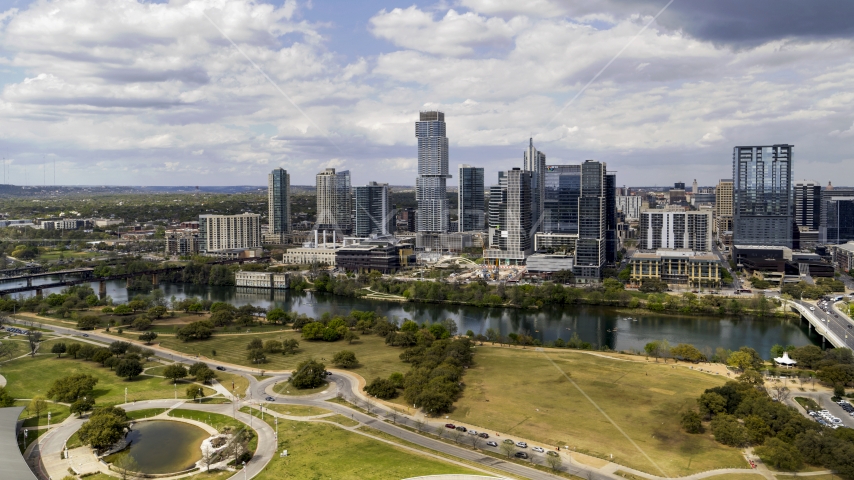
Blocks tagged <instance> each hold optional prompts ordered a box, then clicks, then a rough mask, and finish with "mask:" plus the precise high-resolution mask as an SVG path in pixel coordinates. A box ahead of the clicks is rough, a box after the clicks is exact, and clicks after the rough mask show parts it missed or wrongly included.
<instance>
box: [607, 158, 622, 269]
mask: <svg viewBox="0 0 854 480" xmlns="http://www.w3.org/2000/svg"><path fill="white" fill-rule="evenodd" d="M619 243H620V241H619V239H617V175H615V174H613V173H606V174H605V263H607V264H608V265H614V264H615V263H616V262H617V250H619Z"/></svg>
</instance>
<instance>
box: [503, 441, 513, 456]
mask: <svg viewBox="0 0 854 480" xmlns="http://www.w3.org/2000/svg"><path fill="white" fill-rule="evenodd" d="M515 450H516V446H515V445H513V444H512V443H502V444H501V451H502V452H504V455H507V458H510V455H512V454H513V451H515Z"/></svg>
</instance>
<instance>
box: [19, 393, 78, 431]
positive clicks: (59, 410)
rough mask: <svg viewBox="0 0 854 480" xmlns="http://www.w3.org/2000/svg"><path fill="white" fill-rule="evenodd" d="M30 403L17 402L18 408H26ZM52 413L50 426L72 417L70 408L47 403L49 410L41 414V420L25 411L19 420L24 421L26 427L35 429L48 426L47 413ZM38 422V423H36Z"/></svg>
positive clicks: (25, 401)
mask: <svg viewBox="0 0 854 480" xmlns="http://www.w3.org/2000/svg"><path fill="white" fill-rule="evenodd" d="M29 404H30V402H29V401H27V400H18V401H16V402H15V406H16V407H26V406H27V405H29ZM48 412H50V424H51V425H56V424H58V423H60V422H62V421H63V420H65V419H66V418H68V416H69V415H71V412H70V411H69V410H68V407H66V406H65V405H60V404H57V403H53V402H50V401H48V402H47V410H45V411H44V412H41V413H40V414H39V418H38V419H36V417H35V414H34V413H33V412H28V411H27V410H24V411H23V412H21V415H20V416H19V417H18V419H19V420H24V425H23V426H24V427H35V426H37V425H38V426H42V425H43V426H47V413H48ZM36 420H38V421H36Z"/></svg>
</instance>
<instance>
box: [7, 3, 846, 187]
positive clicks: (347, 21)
mask: <svg viewBox="0 0 854 480" xmlns="http://www.w3.org/2000/svg"><path fill="white" fill-rule="evenodd" d="M771 4H772V3H769V2H768V1H767V0H761V1H756V2H751V4H750V5H740V4H737V3H736V2H728V1H727V2H715V3H714V4H710V5H696V4H694V3H693V2H673V3H672V4H671V5H669V6H668V7H667V8H666V9H664V10H663V11H662V8H663V7H665V5H667V2H654V1H651V0H649V1H647V0H644V1H640V2H626V1H621V0H611V1H606V2H596V3H595V4H590V3H588V2H579V3H578V4H577V5H570V4H569V3H568V2H552V1H548V0H543V1H542V2H536V3H534V4H530V5H522V4H519V5H516V4H513V3H509V2H483V1H479V0H460V1H458V2H452V3H451V4H447V3H437V4H434V3H429V2H415V4H413V5H407V6H406V7H404V8H395V7H398V5H396V4H393V3H391V2H383V1H376V2H367V3H364V2H358V4H353V5H350V4H346V5H335V6H332V5H329V4H321V3H317V2H314V3H308V2H295V1H288V2H285V4H284V5H271V4H266V3H249V2H243V1H237V0H227V1H224V2H219V3H213V2H210V3H206V2H197V3H193V4H186V3H179V2H173V3H139V2H121V3H113V4H110V5H109V6H108V7H107V8H104V7H103V5H101V4H99V3H98V2H94V1H91V2H90V1H81V2H76V3H71V2H66V1H63V0H59V1H54V2H27V1H23V2H21V1H14V2H12V1H5V2H2V1H0V12H2V13H0V18H2V19H3V20H2V21H0V59H2V60H3V61H2V62H0V63H2V66H0V71H2V73H3V74H2V81H0V83H2V93H0V105H2V108H3V109H4V116H3V118H2V119H0V122H2V123H0V126H2V128H3V131H4V136H3V137H2V138H0V157H2V158H4V159H5V162H4V168H3V177H4V183H12V184H16V185H25V184H28V185H42V184H47V185H52V184H53V178H54V165H55V166H56V178H57V181H58V183H60V184H65V185H104V184H110V185H130V184H133V185H247V184H252V185H254V184H258V183H259V181H258V180H257V178H262V177H261V175H264V174H266V173H268V172H269V171H270V170H271V169H272V168H276V167H282V168H285V169H286V170H288V172H289V173H290V174H291V182H292V184H294V185H310V184H312V183H313V182H312V177H313V176H314V174H315V173H316V172H317V171H319V170H322V169H323V168H327V167H331V168H337V169H346V170H350V171H352V172H353V175H354V177H353V179H352V180H353V182H354V185H358V184H364V183H366V182H368V181H378V182H383V183H389V184H391V185H411V182H412V180H411V179H412V178H414V176H415V174H416V165H417V156H416V153H415V145H416V142H415V139H413V138H412V135H411V122H412V121H413V119H415V118H417V115H418V112H419V111H424V110H441V111H443V112H445V114H446V115H447V122H448V130H449V131H450V132H453V134H452V135H449V140H450V144H449V150H450V155H449V161H450V162H452V163H453V164H455V165H456V164H460V163H466V164H471V165H477V166H481V167H483V168H484V170H485V172H484V175H485V177H486V178H494V177H495V175H496V174H497V172H498V171H504V170H506V169H507V168H509V167H510V166H512V165H517V164H518V163H517V159H518V152H519V150H520V149H524V147H525V146H526V145H527V144H528V139H529V138H531V137H533V142H534V144H535V145H537V148H538V149H540V150H542V151H543V152H546V153H547V154H548V158H549V162H550V163H553V164H577V163H581V162H583V161H584V160H587V159H593V160H596V161H601V162H606V163H608V165H609V166H610V168H611V169H613V170H615V171H618V172H619V173H620V177H621V178H632V179H635V181H633V182H632V183H634V184H636V185H638V184H640V185H655V184H658V185H667V184H671V183H673V182H675V181H688V182H690V181H691V180H692V179H693V178H698V180H699V182H700V184H703V185H714V184H716V182H717V180H719V179H721V178H728V177H729V176H730V174H729V173H728V170H729V168H728V167H729V161H728V158H729V152H730V151H731V149H732V147H733V146H735V145H762V144H766V145H768V144H776V143H790V144H794V145H798V152H799V154H798V155H799V156H798V162H797V164H796V165H795V166H794V170H793V172H792V177H793V178H795V179H801V178H805V179H808V180H816V181H818V182H819V183H821V184H822V185H826V184H827V181H828V180H830V179H832V178H840V177H842V178H845V177H846V176H847V177H851V176H852V175H854V162H852V161H851V160H852V158H851V155H852V154H851V153H850V151H849V149H848V148H847V145H848V143H850V139H851V138H852V137H853V136H854V127H852V125H854V102H852V101H851V98H850V95H849V94H847V93H846V92H847V91H848V90H849V88H848V87H846V85H847V84H848V82H849V80H848V79H849V78H851V75H850V72H851V70H854V63H852V61H851V59H850V55H849V53H848V52H850V51H851V47H852V35H854V32H852V29H851V27H850V26H849V25H847V24H845V22H844V21H842V20H841V19H843V18H848V17H850V14H851V13H854V11H853V10H854V5H852V4H851V3H850V2H832V1H821V2H815V3H814V4H813V5H811V8H810V9H809V10H807V11H804V10H802V9H800V8H798V6H797V5H794V4H789V3H784V4H783V5H780V4H777V3H774V4H773V5H774V7H773V8H770V5H771ZM95 11H97V12H98V15H92V12H95ZM757 13H758V15H757ZM659 14H660V15H659ZM656 15H658V16H657V17H656ZM161 18H169V19H170V22H169V23H168V24H166V25H164V24H163V23H162V22H160V21H158V19H161ZM744 18H750V22H743V21H742V20H743V19H744ZM48 19H50V20H48ZM250 19H255V20H250ZM188 38H191V39H193V41H192V42H190V43H191V44H192V45H188V44H186V43H185V40H186V39H188ZM232 42H233V43H232ZM105 46H110V48H99V47H105ZM256 67H257V68H256ZM517 71H539V72H549V73H548V74H544V75H533V76H532V75H515V72H517ZM268 78H269V80H270V81H268ZM375 172H379V173H380V174H379V175H378V174H376V173H375ZM816 173H818V175H816ZM621 183H622V182H621ZM456 185H457V179H452V180H451V181H449V186H456Z"/></svg>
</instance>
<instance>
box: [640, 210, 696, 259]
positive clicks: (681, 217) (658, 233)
mask: <svg viewBox="0 0 854 480" xmlns="http://www.w3.org/2000/svg"><path fill="white" fill-rule="evenodd" d="M638 230H639V233H638V248H639V249H641V250H659V249H688V250H693V251H698V252H710V251H712V212H711V211H710V210H700V211H688V212H668V211H663V210H643V211H641V218H640V222H639V224H638Z"/></svg>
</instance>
